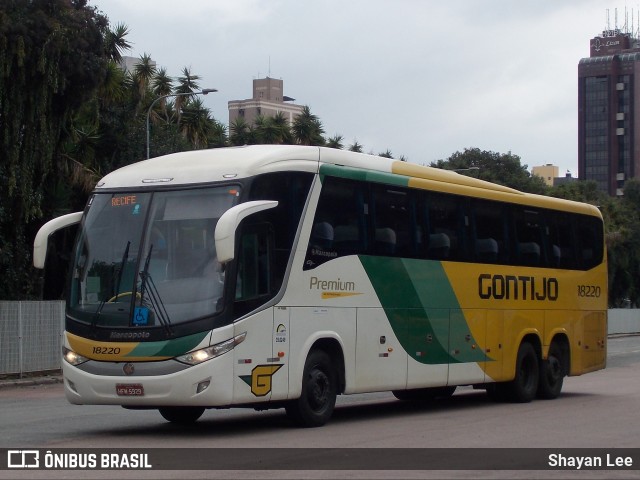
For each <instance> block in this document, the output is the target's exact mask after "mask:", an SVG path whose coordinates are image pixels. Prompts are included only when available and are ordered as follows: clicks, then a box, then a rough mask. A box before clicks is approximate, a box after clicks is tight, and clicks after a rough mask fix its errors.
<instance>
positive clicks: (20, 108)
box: [0, 0, 108, 299]
mask: <svg viewBox="0 0 640 480" xmlns="http://www.w3.org/2000/svg"><path fill="white" fill-rule="evenodd" d="M107 25H108V22H107V19H106V18H105V17H104V16H102V15H100V14H98V13H97V12H96V10H95V8H93V7H89V6H87V2H86V1H84V0H71V1H70V0H49V1H46V2H45V1H28V2H27V1H23V0H5V1H4V2H2V6H1V7H0V142H2V144H1V146H0V151H2V161H1V162H0V197H1V198H2V199H3V202H2V206H1V207H0V271H2V289H1V290H2V293H1V294H0V295H2V298H4V299H19V298H24V297H29V296H32V295H34V293H35V292H34V289H35V287H34V280H33V276H32V271H33V270H32V269H31V268H30V266H29V265H30V260H31V254H30V247H31V241H30V239H31V238H33V237H32V235H33V232H34V231H35V229H36V227H37V225H38V224H39V223H40V222H41V221H40V218H41V217H42V215H43V206H44V205H46V204H47V202H48V200H49V199H48V198H46V196H47V195H48V194H50V193H51V192H53V191H55V190H56V189H55V188H47V187H48V185H55V184H56V183H57V182H58V179H59V176H60V175H61V172H60V169H59V168H58V165H57V161H58V157H57V153H58V152H59V149H60V147H61V137H62V134H63V129H64V128H65V127H66V125H67V124H68V122H69V120H70V118H71V117H72V115H73V114H74V113H75V112H76V111H78V109H79V108H80V106H81V105H82V104H83V102H85V101H86V100H87V99H89V98H91V96H92V95H93V94H94V92H95V91H96V89H97V87H98V86H99V85H100V83H101V81H102V79H103V78H104V75H105V72H106V68H107V60H108V58H107V55H106V52H105V42H104V37H105V34H106V32H107Z"/></svg>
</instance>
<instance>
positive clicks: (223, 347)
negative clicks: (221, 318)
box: [176, 332, 247, 365]
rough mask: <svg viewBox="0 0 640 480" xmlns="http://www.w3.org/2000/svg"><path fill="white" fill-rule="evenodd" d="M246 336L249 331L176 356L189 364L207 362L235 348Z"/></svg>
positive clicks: (180, 360)
mask: <svg viewBox="0 0 640 480" xmlns="http://www.w3.org/2000/svg"><path fill="white" fill-rule="evenodd" d="M246 336H247V332H244V333H241V334H240V335H236V336H235V337H233V338H230V339H229V340H225V341H224V342H220V343H216V344H215V345H211V346H210V347H206V348H201V349H200V350H195V351H193V352H189V353H187V354H185V355H181V356H180V357H176V360H177V361H179V362H182V363H186V364H188V365H198V364H199V363H202V362H206V361H207V360H211V359H212V358H215V357H219V356H220V355H222V354H223V353H227V352H228V351H230V350H233V349H234V347H235V346H236V345H238V344H239V343H242V342H243V341H244V339H245V338H246Z"/></svg>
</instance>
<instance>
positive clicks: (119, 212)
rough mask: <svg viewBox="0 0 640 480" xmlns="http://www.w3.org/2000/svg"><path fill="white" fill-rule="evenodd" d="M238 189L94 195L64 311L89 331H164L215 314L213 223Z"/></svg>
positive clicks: (218, 287)
mask: <svg viewBox="0 0 640 480" xmlns="http://www.w3.org/2000/svg"><path fill="white" fill-rule="evenodd" d="M238 196H239V188H238V187H228V186H227V187H217V188H202V189H191V190H182V191H166V192H155V193H150V192H135V193H123V192H118V193H108V194H107V193H105V194H96V195H94V196H93V198H92V199H91V200H90V202H89V208H88V212H87V214H86V218H85V220H84V223H83V226H82V231H81V233H80V237H79V241H78V243H77V245H76V249H75V254H74V264H73V270H72V278H71V288H70V299H69V314H70V316H71V317H72V318H74V319H75V320H77V321H81V322H85V323H89V324H91V326H92V327H95V326H100V327H117V328H123V327H146V328H149V327H162V328H166V329H168V330H170V329H171V325H175V324H178V323H182V322H187V321H190V320H193V319H197V318H202V317H205V316H211V315H214V314H215V313H216V312H218V311H219V310H220V308H221V306H222V294H223V283H224V273H223V272H222V269H221V268H220V265H219V263H218V262H217V258H216V251H215V242H214V232H215V227H216V224H217V221H218V219H219V218H220V216H221V215H222V214H223V213H224V212H225V211H226V210H228V209H229V208H231V207H232V206H233V205H234V204H235V203H237V199H238Z"/></svg>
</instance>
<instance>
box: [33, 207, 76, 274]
mask: <svg viewBox="0 0 640 480" xmlns="http://www.w3.org/2000/svg"><path fill="white" fill-rule="evenodd" d="M81 219H82V212H74V213H68V214H66V215H62V216H61V217H56V218H54V219H53V220H49V221H48V222H47V223H45V224H44V225H43V226H42V227H40V230H38V233H37V234H36V238H35V240H34V241H33V266H34V267H36V268H40V269H42V268H44V262H45V260H46V258H47V245H48V244H49V236H50V235H51V234H52V233H55V232H57V231H58V230H60V229H62V228H65V227H68V226H70V225H73V224H75V223H80V220H81Z"/></svg>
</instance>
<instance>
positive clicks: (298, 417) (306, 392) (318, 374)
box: [286, 350, 337, 427]
mask: <svg viewBox="0 0 640 480" xmlns="http://www.w3.org/2000/svg"><path fill="white" fill-rule="evenodd" d="M336 395H337V381H336V373H335V371H334V369H333V366H332V365H331V359H330V358H329V355H327V353H326V352H324V351H323V350H313V351H312V352H311V353H310V354H309V356H308V357H307V361H306V362H305V364H304V372H303V375H302V393H301V395H300V398H298V399H297V400H293V401H292V402H290V403H288V404H287V406H286V411H287V415H288V416H289V417H290V418H291V419H292V420H293V421H294V423H295V424H296V425H298V426H300V427H320V426H322V425H324V424H325V423H327V421H328V420H329V418H330V417H331V414H332V413H333V409H334V407H335V404H336Z"/></svg>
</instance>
